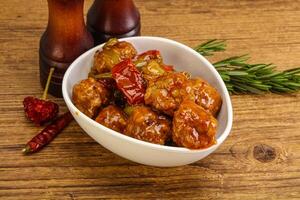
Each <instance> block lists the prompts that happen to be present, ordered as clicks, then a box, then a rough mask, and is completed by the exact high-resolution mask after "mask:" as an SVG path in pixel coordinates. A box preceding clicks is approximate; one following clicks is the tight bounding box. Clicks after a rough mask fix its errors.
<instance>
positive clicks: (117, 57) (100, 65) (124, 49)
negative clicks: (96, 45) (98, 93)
mask: <svg viewBox="0 0 300 200" xmlns="http://www.w3.org/2000/svg"><path fill="white" fill-rule="evenodd" d="M136 54H137V52H136V50H135V48H134V47H133V46H132V44H130V43H128V42H119V41H118V40H117V39H115V38H114V39H111V40H109V41H108V42H107V43H106V45H105V46H104V47H103V50H102V51H100V50H98V51H97V52H96V53H95V55H94V65H93V67H92V69H91V73H90V75H96V74H99V73H103V72H109V71H110V70H111V69H112V67H113V66H115V65H116V64H118V63H119V62H121V61H122V60H124V59H127V58H133V57H134V56H136Z"/></svg>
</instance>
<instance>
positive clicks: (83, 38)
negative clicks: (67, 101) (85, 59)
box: [39, 0, 94, 97]
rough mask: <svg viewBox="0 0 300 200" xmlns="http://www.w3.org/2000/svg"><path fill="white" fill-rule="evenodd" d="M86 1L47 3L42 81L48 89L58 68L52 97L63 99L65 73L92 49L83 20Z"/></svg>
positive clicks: (40, 50)
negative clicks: (47, 12)
mask: <svg viewBox="0 0 300 200" xmlns="http://www.w3.org/2000/svg"><path fill="white" fill-rule="evenodd" d="M83 3H84V0H48V7H49V19H48V26H47V29H46V31H45V32H44V34H43V35H42V37H41V40H40V49H39V54H40V62H39V65H40V81H41V84H42V86H43V87H45V84H46V80H47V77H48V74H49V71H50V68H51V67H55V71H54V74H53V76H52V79H51V83H50V87H49V93H50V94H52V95H54V96H57V97H61V96H62V92H61V85H62V79H63V75H64V73H65V71H66V70H67V68H68V67H69V65H70V64H71V63H72V62H73V61H74V60H75V59H76V58H77V57H78V56H79V55H81V54H82V53H84V52H85V51H87V50H88V49H90V48H91V47H93V45H94V41H93V38H92V35H91V34H90V33H89V32H88V31H87V29H86V26H85V23H84V17H83Z"/></svg>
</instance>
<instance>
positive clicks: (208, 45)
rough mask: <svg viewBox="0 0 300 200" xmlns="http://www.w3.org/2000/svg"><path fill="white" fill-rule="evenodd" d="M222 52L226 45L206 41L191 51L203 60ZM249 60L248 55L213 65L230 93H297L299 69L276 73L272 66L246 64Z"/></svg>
mask: <svg viewBox="0 0 300 200" xmlns="http://www.w3.org/2000/svg"><path fill="white" fill-rule="evenodd" d="M225 49H226V44H225V43H224V41H220V40H210V41H208V42H205V43H203V44H201V45H199V46H197V47H196V48H195V50H196V51H197V52H198V53H201V54H202V55H206V56H208V55H213V53H214V52H219V51H224V50H225ZM249 59H250V57H249V56H248V55H242V56H234V57H230V58H227V59H224V60H221V61H218V62H215V63H213V65H214V66H215V68H216V69H217V71H218V72H219V74H220V75H221V77H222V79H223V81H224V82H225V84H226V87H227V89H228V91H229V92H230V93H233V94H249V93H252V94H262V93H265V92H273V93H292V92H296V91H299V90H300V67H299V68H294V69H289V70H285V71H277V70H276V66H275V65H273V64H249V63H248V60H249Z"/></svg>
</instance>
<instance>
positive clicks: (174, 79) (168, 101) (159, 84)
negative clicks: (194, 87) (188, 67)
mask: <svg viewBox="0 0 300 200" xmlns="http://www.w3.org/2000/svg"><path fill="white" fill-rule="evenodd" d="M187 80H188V78H187V76H186V75H185V73H179V72H178V73H167V74H166V75H164V76H161V77H159V78H157V79H156V80H155V81H150V82H149V84H148V87H147V90H146V94H145V104H146V105H149V106H151V107H152V108H153V109H155V110H158V111H161V112H164V113H165V114H167V115H170V116H172V115H173V113H174V111H175V110H177V108H178V107H179V104H180V103H181V101H182V100H183V98H185V97H187V98H190V97H189V96H188V95H187V92H186V90H185V88H184V86H185V85H186V82H187Z"/></svg>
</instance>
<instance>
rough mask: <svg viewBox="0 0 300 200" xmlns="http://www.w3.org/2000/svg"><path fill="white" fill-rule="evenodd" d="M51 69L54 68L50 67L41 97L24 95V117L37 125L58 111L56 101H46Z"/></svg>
mask: <svg viewBox="0 0 300 200" xmlns="http://www.w3.org/2000/svg"><path fill="white" fill-rule="evenodd" d="M53 71H54V68H51V69H50V72H49V76H48V80H47V84H46V87H45V90H44V94H43V97H42V99H38V98H35V97H31V96H29V97H25V98H24V101H23V105H24V111H25V115H26V117H27V118H28V119H29V120H31V121H33V122H34V123H35V124H36V125H38V126H39V125H42V124H43V123H45V122H48V121H50V120H52V119H54V118H55V117H56V116H57V114H58V111H59V107H58V105H57V104H56V103H54V102H52V101H46V98H47V92H48V88H49V84H50V80H51V76H52V74H53Z"/></svg>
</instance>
